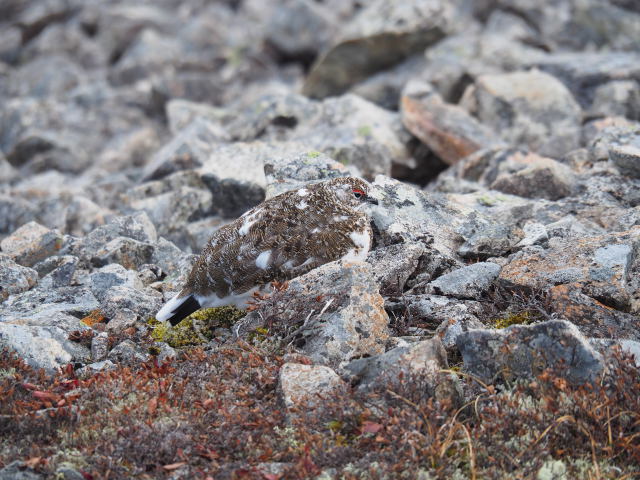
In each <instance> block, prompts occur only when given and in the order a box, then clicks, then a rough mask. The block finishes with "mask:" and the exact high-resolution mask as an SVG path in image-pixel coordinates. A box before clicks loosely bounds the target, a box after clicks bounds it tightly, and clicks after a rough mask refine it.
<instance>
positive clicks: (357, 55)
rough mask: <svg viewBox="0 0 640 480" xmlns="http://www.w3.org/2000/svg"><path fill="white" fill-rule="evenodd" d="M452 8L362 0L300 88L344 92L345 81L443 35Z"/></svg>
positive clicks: (313, 93)
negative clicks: (362, 4) (365, 1)
mask: <svg viewBox="0 0 640 480" xmlns="http://www.w3.org/2000/svg"><path fill="white" fill-rule="evenodd" d="M452 13H453V10H452V9H451V8H450V7H449V5H448V4H447V3H446V2H441V1H437V0H414V1H411V2H401V3H396V2H392V3H388V2H384V1H376V2H372V3H370V4H369V5H367V7H366V8H364V9H363V10H362V11H361V12H360V13H359V14H358V15H357V16H356V17H355V18H354V19H353V20H352V21H351V23H349V24H348V25H346V26H345V29H344V30H343V32H342V34H341V35H340V38H339V40H338V41H337V42H336V44H335V45H334V46H333V47H332V48H330V49H329V50H328V51H327V52H326V53H325V54H323V55H322V56H321V57H320V58H319V59H318V60H317V61H316V63H315V65H314V66H313V68H312V69H311V72H310V73H309V76H308V77H307V79H306V82H305V84H304V87H303V93H304V94H305V95H308V96H310V97H315V98H324V97H327V96H329V95H336V94H340V93H343V92H344V91H345V90H346V89H347V88H348V87H349V86H351V85H353V84H354V83H357V82H358V81H360V80H362V79H363V78H366V77H367V76H368V75H370V74H372V73H375V72H377V71H379V70H382V69H384V68H388V67H390V66H392V65H394V64H396V63H398V62H399V61H401V60H403V59H404V58H406V57H407V56H409V55H411V54H413V53H417V52H419V51H421V50H424V48H425V47H427V46H428V45H430V44H433V43H435V42H436V41H438V40H439V39H440V38H442V37H443V36H444V35H445V31H446V29H447V28H449V25H448V24H449V22H450V20H451V15H452Z"/></svg>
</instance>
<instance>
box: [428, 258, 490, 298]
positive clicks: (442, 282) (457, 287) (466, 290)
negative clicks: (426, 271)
mask: <svg viewBox="0 0 640 480" xmlns="http://www.w3.org/2000/svg"><path fill="white" fill-rule="evenodd" d="M499 274H500V266H499V265H496V264H495V263H488V262H480V263H474V264H472V265H468V266H466V267H462V268H459V269H457V270H453V271H452V272H449V273H446V274H444V275H442V276H441V277H438V278H437V279H436V280H434V281H432V282H431V284H430V286H431V287H432V288H433V289H434V291H435V293H436V294H439V295H446V296H450V297H456V298H463V299H464V298H470V299H481V298H482V297H483V295H484V294H485V293H486V292H487V290H488V289H489V287H490V286H491V284H492V283H493V281H494V280H495V279H496V278H497V277H498V275H499Z"/></svg>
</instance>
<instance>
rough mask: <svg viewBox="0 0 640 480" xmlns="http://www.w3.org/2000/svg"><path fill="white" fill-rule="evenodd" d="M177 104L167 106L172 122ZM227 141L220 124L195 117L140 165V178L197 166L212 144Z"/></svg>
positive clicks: (152, 178)
mask: <svg viewBox="0 0 640 480" xmlns="http://www.w3.org/2000/svg"><path fill="white" fill-rule="evenodd" d="M179 106H181V105H175V104H174V105H172V106H171V108H172V114H173V118H174V120H173V122H174V125H175V124H177V123H178V122H179V120H178V119H176V117H177V116H179V115H180V114H179V113H176V112H175V110H177V109H178V107H179ZM167 108H169V106H168V107H167ZM182 115H183V116H184V114H182ZM176 128H177V127H176ZM227 140H229V135H228V134H227V133H225V132H224V131H223V130H222V128H221V127H220V126H218V125H217V124H215V123H213V122H210V121H208V120H206V119H205V118H202V117H195V119H194V120H193V121H192V122H191V123H189V124H188V125H186V126H184V127H183V128H182V129H181V130H180V131H179V132H176V133H175V136H174V137H173V138H172V139H171V140H170V141H169V143H167V144H166V145H165V146H163V147H162V148H161V149H160V150H158V151H157V152H156V153H155V154H154V155H153V157H151V159H150V160H149V163H147V165H146V166H145V167H144V173H143V178H144V179H145V180H156V179H159V178H163V177H166V176H167V175H170V174H172V173H175V172H178V171H180V170H187V169H194V168H198V167H201V166H202V165H204V164H205V163H206V162H207V160H208V158H209V156H210V155H211V153H212V151H213V150H214V146H215V145H216V144H218V143H220V142H224V141H227Z"/></svg>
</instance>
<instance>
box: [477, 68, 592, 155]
mask: <svg viewBox="0 0 640 480" xmlns="http://www.w3.org/2000/svg"><path fill="white" fill-rule="evenodd" d="M473 99H474V101H475V106H476V108H477V112H476V113H477V115H478V118H479V119H480V121H481V122H482V123H484V124H485V125H487V126H489V127H490V128H492V129H494V130H495V131H498V132H500V136H501V137H502V138H503V139H504V140H505V141H507V142H509V143H512V144H515V145H518V146H524V147H527V148H530V149H531V150H533V151H534V152H536V153H539V154H540V155H548V156H551V157H559V156H562V155H564V154H565V153H567V152H569V151H571V150H574V149H575V148H577V147H578V146H579V140H580V126H581V121H582V118H581V110H580V106H579V105H578V104H577V103H576V101H575V100H574V98H573V96H572V95H571V93H570V92H569V90H567V88H566V87H565V86H564V85H563V84H562V83H561V82H560V81H559V80H557V79H556V78H554V77H552V76H551V75H548V74H546V73H543V72H539V71H530V72H514V73H506V74H498V75H483V76H481V77H479V78H478V79H477V81H476V84H475V88H474V91H473Z"/></svg>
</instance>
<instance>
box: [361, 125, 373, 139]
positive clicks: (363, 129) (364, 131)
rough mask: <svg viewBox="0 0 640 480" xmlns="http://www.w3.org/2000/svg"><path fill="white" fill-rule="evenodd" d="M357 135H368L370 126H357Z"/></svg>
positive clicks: (369, 134)
mask: <svg viewBox="0 0 640 480" xmlns="http://www.w3.org/2000/svg"><path fill="white" fill-rule="evenodd" d="M358 135H360V136H361V137H370V136H371V127H370V126H369V125H362V126H361V127H358Z"/></svg>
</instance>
